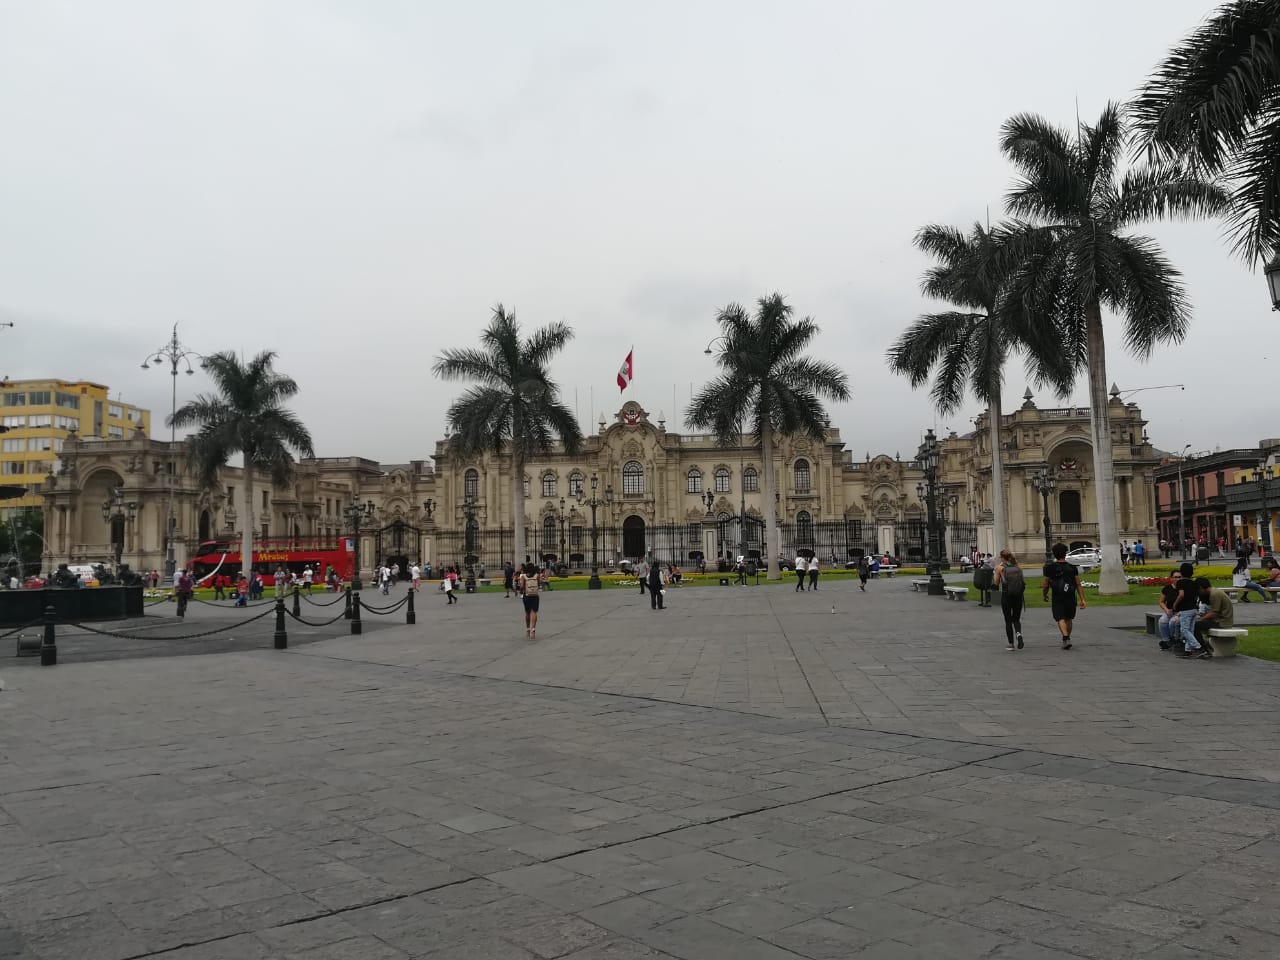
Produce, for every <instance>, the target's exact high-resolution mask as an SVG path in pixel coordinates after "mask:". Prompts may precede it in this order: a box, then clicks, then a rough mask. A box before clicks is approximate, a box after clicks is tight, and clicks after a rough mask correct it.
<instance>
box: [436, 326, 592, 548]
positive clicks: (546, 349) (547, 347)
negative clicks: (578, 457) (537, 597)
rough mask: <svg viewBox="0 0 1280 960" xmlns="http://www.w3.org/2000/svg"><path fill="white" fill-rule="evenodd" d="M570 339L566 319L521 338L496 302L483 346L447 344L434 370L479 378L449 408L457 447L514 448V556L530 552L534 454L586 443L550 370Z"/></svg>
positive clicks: (468, 451) (474, 450)
mask: <svg viewBox="0 0 1280 960" xmlns="http://www.w3.org/2000/svg"><path fill="white" fill-rule="evenodd" d="M572 339H573V331H572V330H571V329H570V328H569V327H567V326H565V325H564V324H563V323H552V324H548V325H547V326H545V327H543V328H541V329H540V330H536V331H534V333H533V335H532V336H530V337H529V338H528V339H527V340H526V339H522V338H521V336H520V325H519V324H518V323H517V322H516V315H515V313H508V312H507V311H506V310H504V309H503V308H502V304H498V305H497V306H496V307H494V309H493V318H492V319H491V320H490V321H489V326H488V327H486V328H485V330H484V332H483V333H482V334H480V344H481V345H480V348H479V349H471V350H445V351H444V352H443V353H441V354H440V356H439V357H438V358H437V359H436V362H435V363H434V364H433V366H432V368H431V369H432V372H433V373H435V375H436V376H437V377H440V378H441V379H444V380H474V381H476V385H475V386H474V387H471V388H470V389H468V390H467V391H466V392H465V393H464V394H463V395H462V396H461V397H459V398H458V399H457V400H456V401H455V402H454V403H453V404H452V405H451V406H450V407H449V410H448V414H447V416H448V419H449V425H450V428H451V429H452V430H453V431H454V435H453V437H451V438H450V442H451V444H452V447H453V450H454V451H455V452H456V453H457V454H458V455H460V456H463V457H472V456H478V455H479V454H482V453H485V452H490V451H491V452H493V453H495V454H501V453H503V452H504V451H509V452H510V454H511V517H512V526H513V527H514V540H515V561H516V563H517V564H519V563H523V560H522V559H521V558H522V557H524V556H526V553H525V549H526V544H525V529H524V523H525V520H524V470H525V464H526V463H527V462H528V461H529V459H530V458H531V457H534V456H536V455H538V454H544V453H547V452H549V451H550V450H551V448H552V444H553V442H554V438H557V437H558V438H559V440H560V442H561V443H562V444H563V445H564V449H565V452H566V453H570V454H574V453H577V452H578V451H579V450H580V449H581V447H582V430H581V429H580V428H579V427H578V421H577V420H576V419H575V418H574V416H573V411H572V410H570V409H569V408H568V407H567V406H566V405H565V404H564V403H563V402H561V400H560V387H559V386H558V385H557V384H556V383H555V381H554V380H552V379H551V376H550V374H549V373H548V372H547V364H548V363H549V362H550V360H551V358H552V357H553V356H555V355H556V354H557V353H559V352H560V350H561V349H563V347H564V345H565V344H567V343H568V342H569V341H570V340H572Z"/></svg>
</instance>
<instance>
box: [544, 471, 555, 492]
mask: <svg viewBox="0 0 1280 960" xmlns="http://www.w3.org/2000/svg"><path fill="white" fill-rule="evenodd" d="M542 495H543V496H544V497H554V496H555V495H556V475H555V474H554V473H547V474H543V476H542Z"/></svg>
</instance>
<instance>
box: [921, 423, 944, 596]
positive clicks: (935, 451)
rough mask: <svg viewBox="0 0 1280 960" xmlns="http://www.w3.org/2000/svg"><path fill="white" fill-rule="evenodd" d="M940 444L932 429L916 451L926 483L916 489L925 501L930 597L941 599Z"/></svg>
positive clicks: (927, 569) (926, 569) (926, 570)
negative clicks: (939, 549) (939, 525)
mask: <svg viewBox="0 0 1280 960" xmlns="http://www.w3.org/2000/svg"><path fill="white" fill-rule="evenodd" d="M939 453H940V450H939V444H938V438H937V437H936V436H934V433H933V430H932V429H930V430H929V431H928V432H927V433H925V435H924V441H923V442H922V443H921V444H920V449H919V450H918V451H916V459H917V460H919V461H920V466H921V467H922V468H923V469H924V483H923V484H919V485H917V487H916V492H917V493H918V494H922V495H923V499H924V501H925V511H926V512H925V517H926V527H925V529H926V531H927V535H928V539H929V556H928V559H927V563H926V566H925V572H926V573H928V574H929V595H930V596H931V597H940V596H942V595H943V593H944V591H943V587H944V586H945V584H944V582H943V580H942V561H941V559H940V558H939V556H938V548H939V540H940V539H941V537H940V535H939V533H938V461H939Z"/></svg>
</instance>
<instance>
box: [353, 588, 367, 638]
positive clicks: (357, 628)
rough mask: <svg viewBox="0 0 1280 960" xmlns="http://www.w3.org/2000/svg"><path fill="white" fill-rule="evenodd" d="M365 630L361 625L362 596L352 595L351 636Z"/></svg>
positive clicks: (357, 593)
mask: <svg viewBox="0 0 1280 960" xmlns="http://www.w3.org/2000/svg"><path fill="white" fill-rule="evenodd" d="M363 629H364V628H363V627H362V626H361V624H360V594H359V592H356V593H353V594H352V595H351V635H352V636H355V635H356V634H357V633H360V632H362V631H363Z"/></svg>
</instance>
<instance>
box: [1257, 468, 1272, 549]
mask: <svg viewBox="0 0 1280 960" xmlns="http://www.w3.org/2000/svg"><path fill="white" fill-rule="evenodd" d="M1268 469H1270V468H1267V467H1263V468H1260V469H1259V470H1258V485H1259V490H1258V492H1259V493H1260V494H1261V495H1262V523H1261V524H1259V526H1261V527H1262V550H1261V551H1260V556H1263V557H1269V556H1270V555H1271V511H1270V510H1269V509H1268V508H1267V470H1268Z"/></svg>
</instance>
